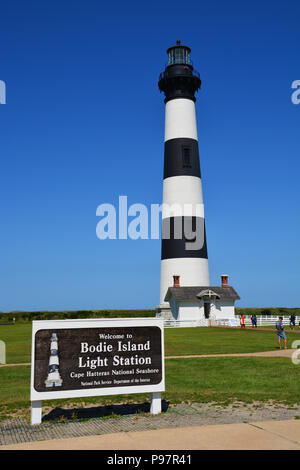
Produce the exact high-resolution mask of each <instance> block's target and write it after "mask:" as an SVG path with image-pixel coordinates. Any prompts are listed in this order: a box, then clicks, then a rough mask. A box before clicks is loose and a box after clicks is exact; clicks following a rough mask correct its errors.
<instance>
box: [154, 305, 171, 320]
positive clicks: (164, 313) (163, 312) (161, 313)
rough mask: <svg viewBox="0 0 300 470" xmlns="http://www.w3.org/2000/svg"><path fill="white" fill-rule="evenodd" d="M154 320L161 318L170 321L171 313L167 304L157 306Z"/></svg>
mask: <svg viewBox="0 0 300 470" xmlns="http://www.w3.org/2000/svg"><path fill="white" fill-rule="evenodd" d="M155 310H156V318H162V319H163V320H172V312H171V308H170V305H169V304H161V305H157V307H156V308H155Z"/></svg>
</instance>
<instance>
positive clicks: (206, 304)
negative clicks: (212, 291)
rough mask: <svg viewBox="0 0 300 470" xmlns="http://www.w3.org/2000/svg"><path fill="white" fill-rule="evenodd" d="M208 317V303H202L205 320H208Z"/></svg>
mask: <svg viewBox="0 0 300 470" xmlns="http://www.w3.org/2000/svg"><path fill="white" fill-rule="evenodd" d="M209 315H210V301H207V300H205V301H204V316H205V318H207V319H208V318H209Z"/></svg>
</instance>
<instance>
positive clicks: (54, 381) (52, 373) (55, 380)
mask: <svg viewBox="0 0 300 470" xmlns="http://www.w3.org/2000/svg"><path fill="white" fill-rule="evenodd" d="M45 386H46V387H47V388H50V387H61V386H62V379H61V377H60V374H59V359H58V338H57V334H56V333H52V335H51V339H50V357H49V369H48V377H47V380H45Z"/></svg>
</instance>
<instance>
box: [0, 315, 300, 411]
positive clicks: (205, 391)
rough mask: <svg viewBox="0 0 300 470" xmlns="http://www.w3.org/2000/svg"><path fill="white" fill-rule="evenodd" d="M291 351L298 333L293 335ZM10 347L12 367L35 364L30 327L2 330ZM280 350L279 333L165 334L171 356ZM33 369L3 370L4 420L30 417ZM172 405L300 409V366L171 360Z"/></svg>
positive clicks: (0, 404) (129, 399) (131, 398)
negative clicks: (295, 405)
mask: <svg viewBox="0 0 300 470" xmlns="http://www.w3.org/2000/svg"><path fill="white" fill-rule="evenodd" d="M287 337H288V346H290V345H291V342H292V341H293V340H294V339H300V336H299V334H297V333H288V335H287ZM0 339H2V340H4V341H5V342H6V346H7V363H20V364H21V363H26V362H30V349H31V323H16V324H15V325H12V326H3V325H2V326H0ZM277 348H278V344H277V336H276V333H275V332H274V331H261V330H259V329H257V330H241V329H229V328H174V329H172V328H170V329H166V330H165V354H166V356H177V355H178V356H180V355H197V354H221V353H245V352H257V351H267V350H274V349H277ZM29 383H30V366H23V365H20V366H15V367H2V368H1V367H0V398H1V400H0V419H1V418H2V419H4V418H5V417H7V416H9V415H10V414H11V413H13V414H14V415H15V414H16V413H20V414H21V415H22V416H23V415H24V414H25V415H27V416H28V415H29V410H30V403H29ZM164 398H165V399H166V400H168V401H170V402H171V403H178V402H182V401H195V402H211V401H213V402H216V403H223V402H227V403H228V402H233V401H235V400H239V401H242V402H249V401H262V402H263V401H267V400H274V401H275V402H287V403H291V404H292V403H298V404H300V365H299V366H296V365H293V364H292V362H291V360H290V359H286V358H254V357H251V358H250V357H249V358H244V357H243V358H239V357H235V358H221V357H220V358H202V359H201V358H198V359H197V358H192V359H166V392H165V394H164ZM144 401H149V394H147V395H140V394H138V395H126V396H124V395H122V396H114V397H93V398H86V399H82V398H81V399H78V400H74V399H72V400H71V399H70V400H55V401H53V402H43V404H44V406H51V407H63V406H64V405H65V404H66V403H68V404H69V405H70V404H71V403H74V404H75V406H77V407H78V406H81V405H82V404H83V403H91V404H93V403H94V404H95V403H97V404H99V405H104V404H113V403H137V402H144Z"/></svg>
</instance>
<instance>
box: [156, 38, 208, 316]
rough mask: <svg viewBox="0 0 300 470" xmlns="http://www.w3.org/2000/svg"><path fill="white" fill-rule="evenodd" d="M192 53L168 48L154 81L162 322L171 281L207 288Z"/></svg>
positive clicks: (198, 83)
mask: <svg viewBox="0 0 300 470" xmlns="http://www.w3.org/2000/svg"><path fill="white" fill-rule="evenodd" d="M190 53H191V49H190V48H189V47H187V46H184V45H182V44H181V42H180V41H177V43H176V45H175V46H172V47H170V48H169V49H168V50H167V54H168V63H167V65H166V67H165V70H164V71H163V72H162V73H161V74H160V77H159V82H158V87H159V89H160V91H161V92H163V93H164V95H165V100H164V101H165V105H166V108H165V142H164V175H163V206H162V207H163V209H162V249H161V278H160V305H159V306H158V307H157V314H158V316H163V317H165V318H168V315H169V312H170V305H169V304H168V303H167V302H166V300H165V296H166V294H167V291H168V288H169V287H172V286H173V282H174V280H176V279H179V278H180V286H181V287H185V286H186V287H192V286H209V285H210V282H209V270H208V257H207V244H206V232H205V220H204V205H203V194H202V180H201V171H200V160H199V149H198V135H197V123H196V110H195V101H196V98H195V93H196V92H197V91H198V90H199V89H200V86H201V80H200V75H199V73H198V72H196V70H195V69H194V67H193V65H192V62H191V59H190Z"/></svg>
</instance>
